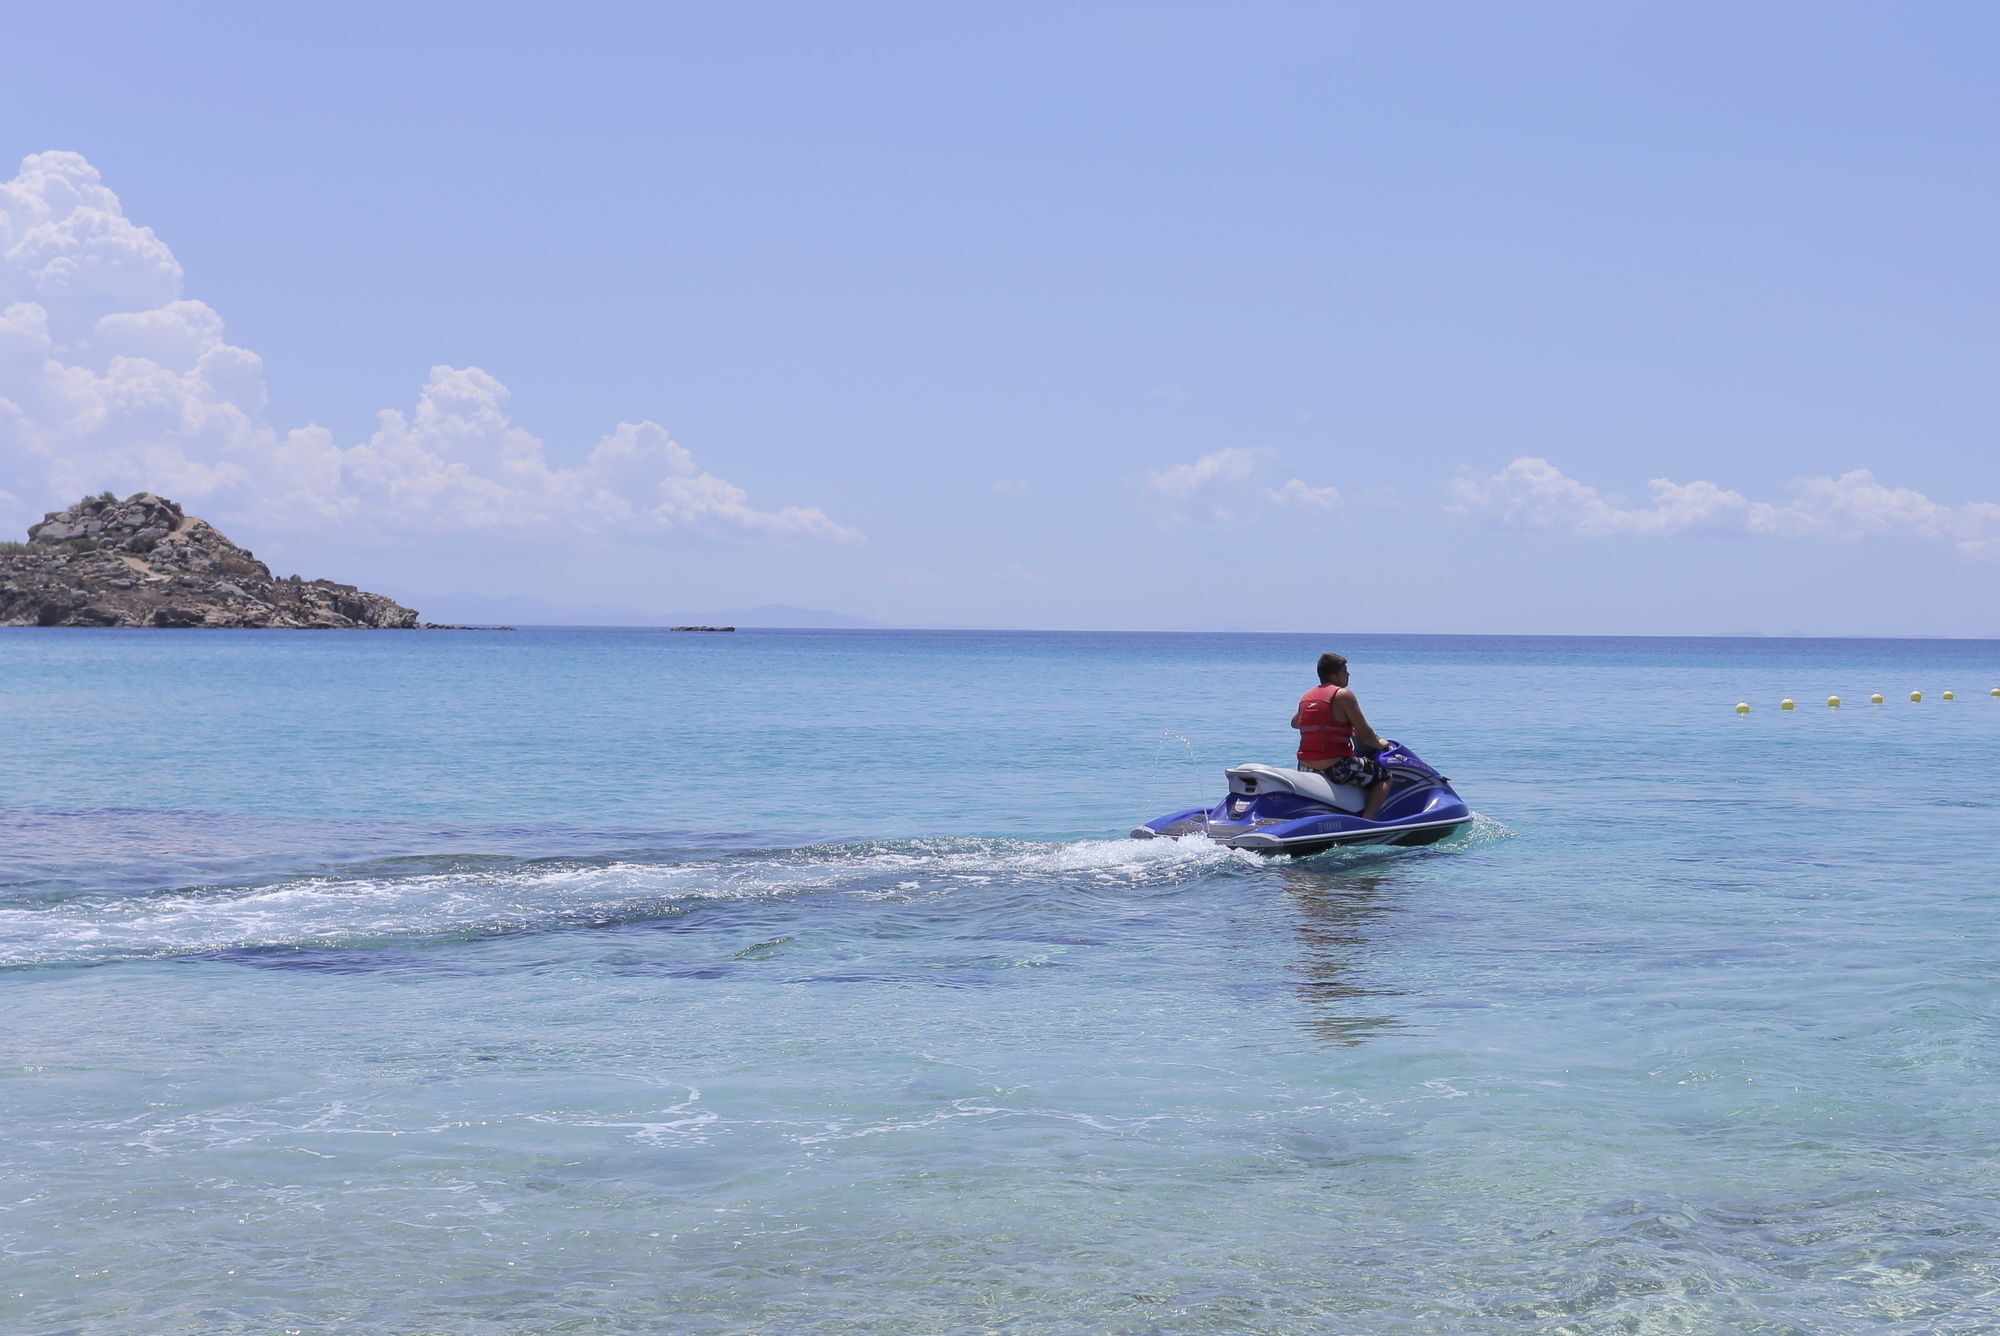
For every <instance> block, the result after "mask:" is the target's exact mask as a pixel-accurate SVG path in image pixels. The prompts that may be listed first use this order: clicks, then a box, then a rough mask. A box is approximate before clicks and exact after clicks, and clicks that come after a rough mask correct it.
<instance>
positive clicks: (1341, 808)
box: [1132, 654, 1472, 856]
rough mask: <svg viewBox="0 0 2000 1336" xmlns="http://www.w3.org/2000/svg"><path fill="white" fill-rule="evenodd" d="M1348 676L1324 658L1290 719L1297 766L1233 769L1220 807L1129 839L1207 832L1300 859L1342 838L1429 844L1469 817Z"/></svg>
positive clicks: (1166, 821) (1332, 658)
mask: <svg viewBox="0 0 2000 1336" xmlns="http://www.w3.org/2000/svg"><path fill="white" fill-rule="evenodd" d="M1347 678H1348V670H1347V660H1346V659H1344V658H1342V657H1341V656H1340V655H1338V654H1322V655H1320V657H1319V685H1318V686H1317V687H1314V688H1313V689H1312V690H1310V691H1308V692H1306V694H1305V695H1304V696H1302V697H1301V698H1300V699H1299V708H1298V711H1297V712H1296V713H1295V714H1293V715H1292V727H1293V728H1296V729H1298V730H1299V758H1298V759H1299V768H1298V769H1296V770H1285V769H1281V768H1279V767H1277V766H1270V765H1239V766H1235V767H1233V768H1231V769H1230V770H1228V771H1226V772H1225V773H1226V774H1227V775H1228V776H1229V796H1228V797H1226V798H1224V799H1223V800H1222V802H1221V804H1220V805H1218V806H1216V807H1207V808H1203V807H1196V808H1192V809H1190V810H1188V811H1185V812H1175V813H1173V814H1171V815H1169V816H1163V817H1161V818H1160V819H1159V820H1157V821H1149V822H1147V823H1146V824H1145V825H1143V826H1139V827H1137V828H1135V829H1134V830H1133V831H1132V838H1134V839H1140V840H1144V839H1154V838H1157V837H1160V836H1174V835H1206V836H1208V837H1209V838H1210V839H1212V840H1214V841H1215V842H1216V843H1218V844H1222V845H1226V846H1228V847H1229V848H1232V849H1249V850H1254V851H1256V852H1258V853H1267V854H1291V855H1294V856H1303V855H1306V854H1316V853H1322V852H1324V851H1326V850H1328V849H1331V848H1334V847H1335V846H1336V845H1343V844H1399V845H1410V844H1434V843H1436V842H1437V841H1438V840H1441V839H1443V838H1444V837H1445V836H1447V835H1449V834H1451V833H1452V832H1453V831H1454V830H1457V829H1458V828H1459V827H1460V826H1463V825H1466V824H1467V823H1469V822H1470V821H1471V820H1472V812H1471V810H1470V809H1469V808H1467V807H1466V805H1465V803H1464V801H1463V800H1462V799H1461V798H1460V797H1459V796H1458V795H1457V794H1456V793H1454V792H1453V791H1452V788H1451V782H1450V781H1449V780H1447V779H1446V778H1445V777H1444V776H1443V775H1440V774H1439V773H1438V772H1437V771H1435V770H1433V769H1431V768H1430V767H1429V766H1427V765H1425V764H1424V763H1423V761H1421V760H1420V759H1418V757H1417V755H1416V754H1415V753H1414V752H1412V751H1410V750H1409V749H1408V748H1406V747H1403V746H1400V745H1399V744H1397V743H1395V742H1391V741H1389V740H1387V739H1385V738H1383V737H1381V736H1379V735H1378V734H1377V733H1376V732H1375V730H1374V729H1373V728H1372V727H1370V726H1369V723H1368V720H1367V718H1366V717H1365V716H1363V715H1362V713H1361V705H1360V703H1359V702H1358V701H1356V700H1355V698H1354V693H1353V692H1352V691H1351V690H1349V689H1348V686H1347ZM1357 743H1358V744H1359V745H1358V746H1357Z"/></svg>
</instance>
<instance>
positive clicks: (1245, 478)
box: [1145, 446, 1344, 529]
mask: <svg viewBox="0 0 2000 1336" xmlns="http://www.w3.org/2000/svg"><path fill="white" fill-rule="evenodd" d="M1277 460H1278V452H1277V451H1275V450H1272V449H1269V448H1268V447H1263V446H1259V447H1255V448H1247V449H1246V448H1244V447H1240V446H1232V447H1230V448H1228V449H1226V450H1217V451H1214V452H1213V453H1210V454H1206V455H1203V456H1202V457H1201V458H1199V459H1194V460H1190V461H1188V462H1187V463H1185V464H1170V465H1168V466H1167V467H1166V468H1163V469H1148V470H1146V482H1145V492H1146V494H1147V495H1148V496H1149V497H1150V498H1151V499H1152V500H1153V501H1155V502H1157V503H1158V504H1159V505H1160V506H1161V507H1162V509H1163V512H1164V515H1165V517H1166V519H1167V520H1168V521H1169V522H1176V521H1181V520H1185V519H1186V518H1187V515H1188V513H1189V512H1191V511H1194V512H1199V513H1200V514H1201V515H1202V517H1203V518H1204V519H1205V520H1206V522H1207V523H1209V524H1212V525H1215V526H1216V527H1218V528H1225V529H1226V528H1230V527H1232V526H1234V525H1236V524H1237V523H1239V522H1242V521H1245V520H1247V519H1248V518H1250V516H1251V514H1252V513H1253V512H1254V511H1255V508H1256V507H1257V506H1258V504H1259V503H1262V504H1264V505H1273V506H1283V507H1288V508H1291V509H1294V510H1301V511H1306V512H1317V513H1319V514H1321V515H1329V514H1332V513H1333V512H1335V511H1337V510H1339V509H1340V508H1341V506H1342V505H1343V504H1344V503H1343V501H1342V499H1341V495H1340V489H1339V488H1337V487H1315V486H1313V485H1312V484H1310V483H1308V482H1306V481H1305V480H1304V479H1302V478H1290V479H1287V480H1286V481H1285V482H1283V483H1282V484H1280V485H1278V486H1276V487H1267V486H1258V485H1257V480H1258V479H1259V477H1260V476H1261V475H1264V474H1265V473H1266V472H1267V470H1268V469H1269V468H1270V466H1271V465H1273V464H1275V463H1276V462H1277Z"/></svg>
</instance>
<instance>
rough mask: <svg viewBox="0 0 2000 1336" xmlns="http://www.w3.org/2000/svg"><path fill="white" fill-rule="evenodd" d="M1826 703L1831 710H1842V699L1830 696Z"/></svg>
mask: <svg viewBox="0 0 2000 1336" xmlns="http://www.w3.org/2000/svg"><path fill="white" fill-rule="evenodd" d="M1826 703H1827V706H1828V708H1830V709H1835V710H1837V709H1839V708H1840V697H1838V696H1828V697H1827V698H1826Z"/></svg>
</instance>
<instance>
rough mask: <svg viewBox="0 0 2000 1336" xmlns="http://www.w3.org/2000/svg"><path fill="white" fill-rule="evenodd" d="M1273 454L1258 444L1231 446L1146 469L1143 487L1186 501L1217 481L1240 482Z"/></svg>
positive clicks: (1273, 454) (1157, 493) (1273, 453)
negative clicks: (1254, 447) (1255, 445)
mask: <svg viewBox="0 0 2000 1336" xmlns="http://www.w3.org/2000/svg"><path fill="white" fill-rule="evenodd" d="M1276 457H1277V451H1275V450H1269V449H1265V448H1263V447H1261V446H1260V447H1258V448H1256V449H1252V450H1246V449H1243V448H1242V447H1240V446H1231V447H1229V448H1228V449H1226V450H1217V451H1216V452H1215V453H1213V454H1208V455H1203V456H1202V457H1201V458H1200V459H1195V460H1190V461H1189V462H1188V463H1185V464H1169V465H1168V466H1167V467H1166V468H1163V469H1147V470H1146V487H1147V489H1148V490H1150V491H1151V492H1153V493H1154V494H1155V495H1157V496H1161V497H1164V498H1166V499H1167V500H1169V501H1185V500H1187V499H1188V498H1190V497H1193V496H1197V495H1199V494H1201V493H1202V492H1205V491H1208V490H1210V489H1211V488H1213V487H1214V486H1215V485H1216V484H1217V483H1224V482H1242V481H1243V480H1244V479H1246V478H1248V477H1249V476H1250V475H1251V474H1253V473H1255V472H1256V471H1257V470H1258V468H1259V467H1261V466H1262V465H1263V464H1264V463H1265V461H1267V460H1270V459H1275V458H1276Z"/></svg>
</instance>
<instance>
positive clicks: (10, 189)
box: [0, 153, 861, 542]
mask: <svg viewBox="0 0 2000 1336" xmlns="http://www.w3.org/2000/svg"><path fill="white" fill-rule="evenodd" d="M181 281H182V274H181V268H180V265H179V264H178V263H177V262H176V261H175V259H174V256H173V253H172V252H171V251H170V250H169V249H168V248H167V246H166V245H165V243H163V242H161V241H160V239H159V238H158V237H156V236H155V235H154V234H153V232H152V230H151V229H150V228H144V227H140V226H138V225H137V224H135V223H133V222H132V221H131V220H129V219H127V218H126V217H125V215H124V210H123V208H122V206H121V205H120V204H119V201H118V197H117V196H116V195H114V194H113V193H112V192H111V191H110V190H108V189H106V188H105V186H104V185H103V183H102V182H101V181H100V179H99V177H98V174H97V171H96V169H95V168H93V167H92V166H91V165H90V164H89V163H88V162H86V161H85V160H84V159H83V158H82V157H80V156H78V155H77V154H74V153H41V154H36V155H33V156H31V157H29V158H27V159H26V160H24V161H23V163H22V165H21V170H20V173H19V174H18V175H17V176H16V177H15V178H14V179H13V180H12V181H8V182H5V183H0V498H5V500H4V502H0V506H5V508H6V510H8V511H11V512H12V513H11V514H7V513H0V519H14V520H19V519H22V518H26V517H28V514H27V513H24V512H27V508H28V507H30V506H33V507H36V508H38V509H39V508H47V507H49V506H55V505H66V504H68V503H69V502H72V501H74V500H75V499H76V498H77V497H78V496H80V495H82V494H84V493H86V492H94V491H97V490H99V489H101V488H106V487H109V488H113V489H115V490H118V491H128V490H139V489H147V490H151V491H155V492H159V493H161V494H162V495H166V496H171V497H173V498H175V499H176V500H179V501H183V502H186V503H187V504H189V505H190V506H191V507H201V508H202V509H203V510H204V512H205V513H207V514H208V515H209V517H210V518H212V519H220V520H227V519H230V518H232V517H245V516H253V517H255V518H256V519H258V520H260V521H264V522H267V523H270V522H283V523H287V524H293V525H298V526H310V525H313V524H315V523H329V522H339V523H342V524H345V525H353V524H356V523H362V524H375V525H380V526H382V527H384V528H387V529H392V530H395V531H399V532H420V533H455V532H465V531H482V530H484V531H497V530H509V529H513V530H535V531H539V532H548V531H550V530H566V531H570V532H583V533H590V532H619V533H624V534H628V535H630V534H644V533H647V532H654V531H658V530H662V529H670V528H684V529H698V530H702V531H706V532H711V533H717V534H728V535H737V536H746V537H763V538H800V539H818V540H831V541H836V542H851V541H855V540H858V539H859V538H860V537H861V534H860V533H859V532H858V531H856V530H854V529H851V528H848V527H846V526H844V525H841V524H838V523H836V522H834V521H833V520H832V519H830V518H829V517H828V516H827V515H826V514H825V513H824V512H823V511H821V510H819V509H818V508H816V507H798V506H788V507H783V508H780V509H776V510H760V509H758V508H757V507H755V506H753V505H752V504H751V503H750V499H749V497H748V496H747V495H746V494H745V493H744V492H743V490H742V489H741V488H739V487H737V486H735V485H734V484H732V483H729V482H726V481H724V480H723V479H721V478H718V477H716V476H715V475H714V474H711V473H707V472H704V471H703V470H702V469H701V468H700V467H699V466H698V465H697V464H696V463H695V461H694V458H693V457H692V456H691V455H690V454H689V453H688V451H687V450H686V449H685V448H684V447H683V446H681V445H679V444H678V443H676V442H675V441H674V440H673V439H672V438H671V437H669V436H668V435H667V433H666V430H665V429H664V428H662V427H660V426H659V425H658V424H657V423H652V422H639V423H620V424H619V425H618V427H617V428H616V429H615V430H614V431H612V432H611V434H609V435H607V436H605V437H604V438H603V439H602V440H600V441H599V442H598V443H597V445H596V447H595V448H594V449H593V450H592V451H591V452H590V454H589V456H588V458H587V459H586V460H585V461H584V463H583V464H581V465H579V466H577V467H574V468H556V467H553V466H552V465H551V464H550V463H549V460H548V457H547V453H546V451H545V449H544V446H543V442H542V441H541V440H540V439H539V438H538V437H536V436H534V435H533V434H532V433H530V432H528V431H525V430H523V429H522V428H520V427H518V426H516V425H515V424H514V423H513V422H512V420H511V419H510V418H509V417H508V415H507V410H506V405H507V397H508V396H507V388H506V387H505V386H504V385H502V384H501V383H500V382H499V381H498V380H496V379H494V378H493V377H492V376H490V375H488V374H487V373H485V372H484V371H481V370H479V369H478V368H476V367H463V368H460V367H447V366H440V367H433V368H432V369H431V373H430V378H429V379H428V380H427V381H426V382H425V384H424V386H423V388H422V390H421V391H420V392H419V394H418V397H417V401H416V403H415V405H414V406H413V407H412V408H411V409H409V410H408V411H404V410H400V409H388V410H385V411H383V412H382V413H381V414H379V415H378V416H379V422H380V425H379V427H378V428H377V430H376V431H375V433H374V434H373V435H372V436H370V437H369V438H368V439H367V440H366V441H362V442H359V443H357V444H352V445H348V446H345V447H343V446H342V445H341V444H340V443H339V442H337V441H335V440H334V438H333V436H332V434H331V433H329V432H327V431H326V430H324V429H322V428H319V427H303V428H298V429H295V430H292V431H289V432H286V433H283V434H280V433H279V432H277V431H276V430H274V429H273V428H272V427H270V426H269V425H268V424H267V423H266V422H265V420H264V409H265V392H264V374H263V363H262V362H261V361H260V360H259V358H258V357H257V355H256V354H255V353H252V352H249V351H248V350H246V349H243V348H237V347H233V346H231V345H230V344H229V343H227V342H225V340H224V336H223V324H222V318H221V316H219V315H218V314H217V313H216V312H215V311H214V310H213V309H211V308H210V307H208V306H207V305H205V304H203V303H201V302H198V301H190V300H187V299H185V298H184V297H183V295H182V292H181Z"/></svg>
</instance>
